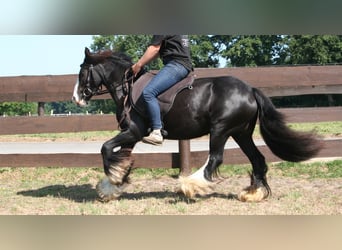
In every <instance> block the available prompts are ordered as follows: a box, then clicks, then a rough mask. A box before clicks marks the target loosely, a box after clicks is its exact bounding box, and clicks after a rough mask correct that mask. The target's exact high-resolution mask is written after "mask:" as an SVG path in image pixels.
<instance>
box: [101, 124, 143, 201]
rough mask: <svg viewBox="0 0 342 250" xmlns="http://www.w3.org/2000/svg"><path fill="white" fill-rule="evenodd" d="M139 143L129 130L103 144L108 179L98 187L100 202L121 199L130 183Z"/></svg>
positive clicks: (103, 156) (105, 170)
mask: <svg viewBox="0 0 342 250" xmlns="http://www.w3.org/2000/svg"><path fill="white" fill-rule="evenodd" d="M137 141H139V138H137V136H136V135H134V133H132V131H131V130H129V129H128V130H125V131H122V132H121V133H119V134H118V135H117V136H116V137H114V138H113V139H111V140H109V141H107V142H105V143H104V144H103V146H102V149H101V153H102V158H103V167H104V172H105V174H106V177H104V178H103V179H102V180H101V181H100V182H99V183H98V184H97V186H96V190H97V193H98V195H99V197H100V200H102V201H110V200H114V199H117V198H119V197H120V195H121V194H122V192H123V190H124V188H125V186H126V185H127V184H128V183H129V178H128V175H129V174H130V171H131V168H132V165H133V161H132V157H131V153H132V150H133V147H134V146H135V144H136V142H137Z"/></svg>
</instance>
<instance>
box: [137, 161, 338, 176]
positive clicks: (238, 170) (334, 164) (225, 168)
mask: <svg viewBox="0 0 342 250" xmlns="http://www.w3.org/2000/svg"><path fill="white" fill-rule="evenodd" d="M268 165H269V171H270V174H271V175H281V176H286V177H300V178H303V177H304V178H311V179H312V178H341V177H342V160H335V161H331V162H313V163H293V162H281V163H273V164H272V163H271V164H268ZM192 171H193V172H194V171H196V169H193V170H192ZM219 171H220V175H222V176H224V177H233V176H246V175H248V174H249V173H250V172H251V171H252V167H251V165H250V164H244V165H222V166H221V167H220V168H219ZM178 173H179V170H178V169H165V168H156V169H145V168H137V169H134V170H133V172H132V177H134V178H158V177H162V176H166V175H168V176H177V175H178Z"/></svg>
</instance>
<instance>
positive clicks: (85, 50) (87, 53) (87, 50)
mask: <svg viewBox="0 0 342 250" xmlns="http://www.w3.org/2000/svg"><path fill="white" fill-rule="evenodd" d="M84 54H85V56H90V55H91V53H90V50H89V49H88V48H87V47H85V49H84Z"/></svg>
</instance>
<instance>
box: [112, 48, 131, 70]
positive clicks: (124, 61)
mask: <svg viewBox="0 0 342 250" xmlns="http://www.w3.org/2000/svg"><path fill="white" fill-rule="evenodd" d="M110 60H111V61H112V62H113V63H115V64H120V65H121V66H123V67H130V66H131V65H132V64H133V63H132V58H131V57H130V56H128V55H127V54H125V53H123V52H120V51H112V55H111V56H110Z"/></svg>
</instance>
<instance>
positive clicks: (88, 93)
mask: <svg viewBox="0 0 342 250" xmlns="http://www.w3.org/2000/svg"><path fill="white" fill-rule="evenodd" d="M98 65H99V66H100V67H101V69H102V71H104V68H103V66H102V65H101V64H98ZM81 67H86V68H88V72H87V78H86V79H87V80H86V85H85V88H84V90H83V92H82V95H83V96H84V97H86V98H89V99H90V98H91V97H92V96H97V95H104V94H107V93H108V92H109V91H108V90H107V89H104V90H103V89H102V85H103V84H102V81H105V77H104V74H103V76H101V75H100V74H99V76H100V77H101V80H102V81H101V83H100V85H99V87H98V88H92V85H95V84H92V83H94V75H93V70H94V65H93V64H82V65H81ZM105 82H106V81H105Z"/></svg>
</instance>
